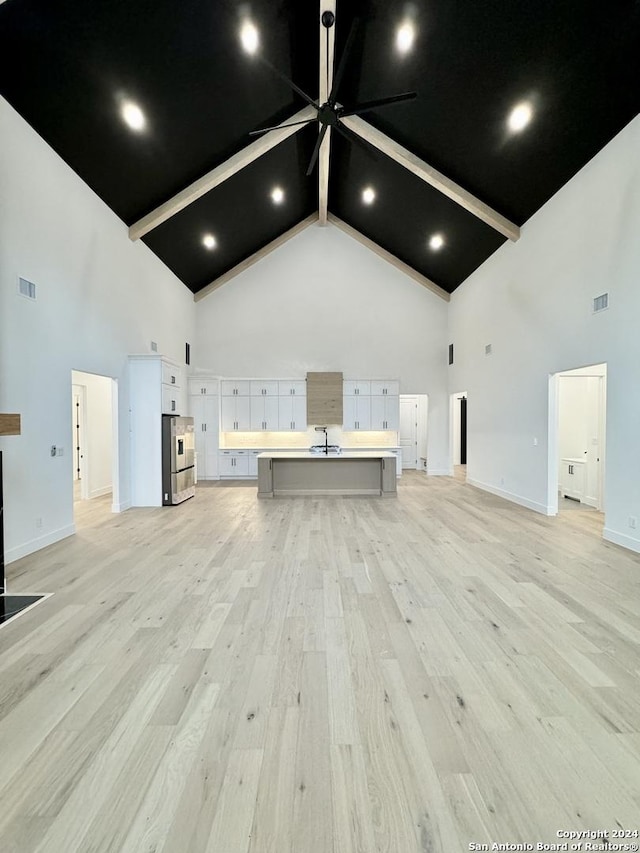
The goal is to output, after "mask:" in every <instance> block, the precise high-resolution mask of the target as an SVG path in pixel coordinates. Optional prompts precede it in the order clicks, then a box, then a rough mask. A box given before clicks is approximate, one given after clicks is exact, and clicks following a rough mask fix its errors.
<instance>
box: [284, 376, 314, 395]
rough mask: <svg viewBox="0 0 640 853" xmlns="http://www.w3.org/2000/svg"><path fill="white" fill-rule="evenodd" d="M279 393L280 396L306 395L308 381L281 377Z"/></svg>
mask: <svg viewBox="0 0 640 853" xmlns="http://www.w3.org/2000/svg"><path fill="white" fill-rule="evenodd" d="M278 395H279V396H280V397H306V396H307V382H306V380H305V379H279V380H278Z"/></svg>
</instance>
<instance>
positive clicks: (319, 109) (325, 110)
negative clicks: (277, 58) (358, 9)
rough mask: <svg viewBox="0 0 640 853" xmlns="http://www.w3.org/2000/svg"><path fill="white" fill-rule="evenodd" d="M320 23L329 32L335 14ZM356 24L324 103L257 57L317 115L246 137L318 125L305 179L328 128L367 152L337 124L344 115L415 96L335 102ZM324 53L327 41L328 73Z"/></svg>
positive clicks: (354, 136) (373, 108)
mask: <svg viewBox="0 0 640 853" xmlns="http://www.w3.org/2000/svg"><path fill="white" fill-rule="evenodd" d="M320 20H321V21H322V25H323V26H324V27H325V28H326V29H327V30H329V29H330V28H331V27H333V25H334V23H335V15H334V14H333V12H330V11H325V12H323V13H322V16H321V19H320ZM359 23H360V22H359V20H358V19H357V18H356V19H355V20H354V21H353V23H352V25H351V30H350V31H349V36H348V38H347V43H346V45H345V48H344V51H343V53H342V56H341V58H340V63H339V65H338V69H337V71H336V74H335V77H334V78H333V84H332V86H331V91H330V92H329V97H328V98H327V100H326V101H325V103H324V104H319V103H317V102H316V101H314V100H313V98H311V97H309V95H307V93H306V92H304V91H303V90H302V89H301V88H300V87H299V86H296V84H295V83H294V82H293V80H290V79H289V78H288V77H287V76H286V74H283V73H282V71H280V70H279V69H278V68H276V67H275V66H274V65H272V64H271V63H270V62H269V60H268V59H265V57H264V56H260V57H259V58H260V61H261V62H262V63H263V64H264V65H266V66H267V67H268V68H270V69H271V71H273V72H274V73H275V74H277V75H278V77H280V78H281V79H282V80H284V81H285V83H287V85H288V86H289V87H290V88H291V89H293V91H294V92H297V94H298V95H300V97H301V98H303V99H304V100H305V101H306V102H307V103H308V104H309V105H310V106H312V107H313V108H314V109H315V110H316V113H317V116H316V118H311V119H305V120H304V121H296V122H291V124H286V125H277V126H274V127H263V128H261V129H260V130H252V131H251V132H250V133H249V135H250V136H259V135H262V134H264V133H269V131H271V130H280V129H282V128H283V127H293V126H294V125H298V124H300V125H302V124H310V123H311V122H314V121H317V122H318V124H319V125H320V127H321V129H320V133H319V134H318V141H317V142H316V145H315V148H314V149H313V154H312V155H311V160H310V162H309V166H308V168H307V172H306V174H307V176H309V175H310V174H311V173H312V172H313V168H314V166H315V164H316V161H317V159H318V154H319V153H320V147H321V145H322V143H323V141H324V138H325V136H326V134H327V132H328V131H329V130H330V129H333V130H337V131H338V133H340V134H342V136H345V137H346V138H347V139H349V140H350V141H354V142H357V143H360V144H362V145H364V146H365V147H366V148H367V151H368V150H369V147H368V146H367V145H366V143H364V142H363V141H362V140H361V139H360V137H358V136H356V135H355V134H352V133H351V132H350V131H349V130H348V129H347V128H346V127H345V126H344V125H343V124H342V122H341V119H342V118H346V117H347V116H355V115H360V113H366V112H369V110H375V109H379V108H380V107H388V106H390V105H392V104H399V103H402V102H404V101H412V100H413V99H414V98H416V97H417V93H416V92H402V93H401V94H399V95H391V96H389V97H387V98H377V99H375V100H372V101H361V102H360V103H359V104H354V105H353V106H351V107H346V106H343V105H342V104H339V103H338V100H337V95H338V89H339V88H340V83H341V81H342V78H343V76H344V72H345V69H346V66H347V60H348V58H349V54H350V52H351V49H352V47H353V42H354V40H355V37H356V33H357V31H358V26H359ZM328 53H329V42H328V40H327V73H328V68H329V57H328Z"/></svg>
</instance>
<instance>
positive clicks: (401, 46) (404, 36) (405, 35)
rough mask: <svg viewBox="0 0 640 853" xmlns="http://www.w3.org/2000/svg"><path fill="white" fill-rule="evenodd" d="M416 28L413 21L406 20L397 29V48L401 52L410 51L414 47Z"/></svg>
mask: <svg viewBox="0 0 640 853" xmlns="http://www.w3.org/2000/svg"><path fill="white" fill-rule="evenodd" d="M415 37H416V28H415V27H414V25H413V24H412V23H411V21H404V22H403V23H402V24H400V26H399V27H398V29H397V30H396V48H397V50H398V52H399V53H408V52H409V51H410V50H411V48H412V47H413V42H414V39H415Z"/></svg>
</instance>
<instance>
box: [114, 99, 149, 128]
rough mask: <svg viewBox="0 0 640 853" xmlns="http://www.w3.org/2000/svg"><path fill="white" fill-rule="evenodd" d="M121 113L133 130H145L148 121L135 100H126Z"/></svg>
mask: <svg viewBox="0 0 640 853" xmlns="http://www.w3.org/2000/svg"><path fill="white" fill-rule="evenodd" d="M120 113H121V115H122V118H123V119H124V120H125V122H126V123H127V124H128V125H129V127H130V128H131V130H144V127H145V125H146V123H147V122H146V119H145V117H144V113H143V112H142V110H141V109H140V107H139V106H138V105H137V104H134V103H133V101H125V102H124V103H123V105H122V107H121V109H120Z"/></svg>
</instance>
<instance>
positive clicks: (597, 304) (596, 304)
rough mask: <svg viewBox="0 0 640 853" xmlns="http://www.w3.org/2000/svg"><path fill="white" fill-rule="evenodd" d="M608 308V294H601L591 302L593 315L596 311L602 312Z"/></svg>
mask: <svg viewBox="0 0 640 853" xmlns="http://www.w3.org/2000/svg"><path fill="white" fill-rule="evenodd" d="M608 307H609V294H608V293H603V294H602V295H601V296H596V298H595V299H594V300H593V313H594V314H597V313H598V311H604V310H605V309H606V308H608Z"/></svg>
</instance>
